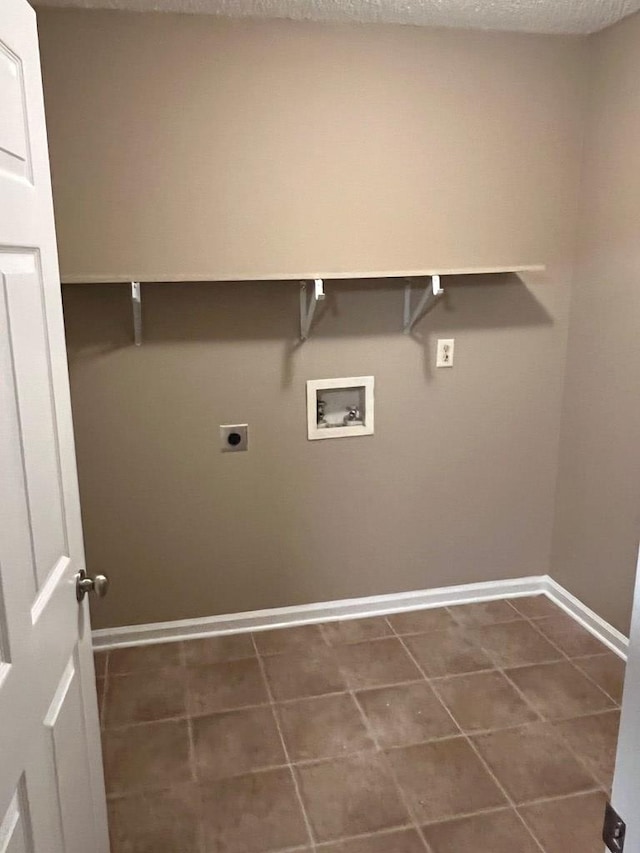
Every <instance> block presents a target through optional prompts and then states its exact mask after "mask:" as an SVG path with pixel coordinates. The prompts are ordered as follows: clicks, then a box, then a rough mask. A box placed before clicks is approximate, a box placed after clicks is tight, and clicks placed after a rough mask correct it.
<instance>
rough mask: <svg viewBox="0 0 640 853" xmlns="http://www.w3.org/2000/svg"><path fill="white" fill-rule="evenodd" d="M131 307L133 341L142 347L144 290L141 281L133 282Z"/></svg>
mask: <svg viewBox="0 0 640 853" xmlns="http://www.w3.org/2000/svg"><path fill="white" fill-rule="evenodd" d="M131 307H132V309H133V340H134V342H135V345H136V346H137V347H139V346H142V289H141V287H140V282H139V281H132V282H131Z"/></svg>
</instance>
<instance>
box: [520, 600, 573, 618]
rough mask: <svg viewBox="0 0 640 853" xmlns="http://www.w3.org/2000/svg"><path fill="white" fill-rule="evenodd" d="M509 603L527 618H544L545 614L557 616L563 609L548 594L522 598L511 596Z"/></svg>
mask: <svg viewBox="0 0 640 853" xmlns="http://www.w3.org/2000/svg"><path fill="white" fill-rule="evenodd" d="M509 604H511V606H512V607H515V609H516V610H517V611H518V613H522V615H523V616H525V617H526V618H527V619H542V618H543V617H545V616H557V614H558V613H562V612H563V611H562V610H561V609H560V608H559V607H558V606H557V605H556V604H554V603H553V601H551V599H549V598H547V596H546V595H525V596H523V597H522V598H510V599H509Z"/></svg>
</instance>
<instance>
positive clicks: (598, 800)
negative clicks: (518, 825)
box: [518, 792, 606, 853]
mask: <svg viewBox="0 0 640 853" xmlns="http://www.w3.org/2000/svg"><path fill="white" fill-rule="evenodd" d="M605 803H606V797H605V795H604V794H601V793H599V792H597V793H593V794H583V795H581V796H578V797H568V798H565V799H562V800H551V801H550V802H546V803H537V804H535V805H530V806H521V807H520V808H519V809H518V811H519V812H520V814H521V815H522V816H523V818H524V819H525V821H526V823H527V824H528V825H529V826H530V827H531V829H532V830H533V832H534V834H535V835H536V837H537V838H538V839H539V841H540V842H541V843H542V844H543V846H544V849H545V851H546V853H602V848H603V846H604V845H603V842H602V821H603V818H604V807H605Z"/></svg>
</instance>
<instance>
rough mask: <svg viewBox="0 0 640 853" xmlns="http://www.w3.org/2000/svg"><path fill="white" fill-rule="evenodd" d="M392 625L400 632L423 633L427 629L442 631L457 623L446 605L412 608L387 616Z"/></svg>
mask: <svg viewBox="0 0 640 853" xmlns="http://www.w3.org/2000/svg"><path fill="white" fill-rule="evenodd" d="M387 619H388V620H389V622H390V624H391V627H392V628H393V630H394V631H395V632H396V633H398V634H422V633H424V632H426V631H442V630H444V629H445V628H450V627H451V626H453V625H454V624H455V622H454V621H453V617H452V616H451V614H450V613H449V611H448V610H447V609H446V607H435V608H431V609H430V610H410V611H408V612H406V613H394V614H392V615H391V616H387Z"/></svg>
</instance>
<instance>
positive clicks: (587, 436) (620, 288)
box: [551, 15, 640, 631]
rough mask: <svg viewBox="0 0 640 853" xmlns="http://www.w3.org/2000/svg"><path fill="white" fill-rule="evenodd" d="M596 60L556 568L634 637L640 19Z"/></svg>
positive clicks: (638, 496)
mask: <svg viewBox="0 0 640 853" xmlns="http://www.w3.org/2000/svg"><path fill="white" fill-rule="evenodd" d="M590 49H591V56H590V60H591V63H592V67H591V76H592V80H591V99H590V107H589V112H588V124H587V134H586V139H587V145H586V150H585V162H584V179H583V189H582V197H581V205H580V208H581V214H582V216H581V241H580V255H579V264H578V269H577V273H576V281H575V287H574V289H573V298H572V306H571V326H570V336H569V348H568V356H567V373H566V388H565V394H564V403H563V425H562V444H561V454H560V466H559V471H560V473H559V479H558V503H557V519H556V525H555V531H554V538H553V552H552V562H551V567H552V573H553V575H554V577H556V578H557V579H558V580H559V581H560V582H561V583H563V584H565V585H566V586H567V587H569V589H571V591H572V592H574V593H575V595H577V596H578V597H579V598H581V599H582V600H583V601H585V602H586V603H587V604H588V605H590V606H591V607H592V608H593V609H594V610H595V611H596V612H597V613H599V614H600V615H602V616H603V617H604V618H605V619H607V620H609V621H611V622H612V623H613V624H614V625H616V626H617V627H618V628H620V629H621V630H622V631H627V630H628V627H629V618H630V614H631V605H632V592H633V582H634V574H635V563H636V555H637V550H638V542H639V541H640V452H639V451H640V445H639V441H640V320H639V318H640V16H638V15H636V16H634V17H633V18H631V19H629V20H627V21H624V22H623V23H621V24H619V25H617V26H615V27H613V28H612V29H610V30H608V31H606V32H604V33H602V34H600V35H598V36H595V37H593V38H592V39H591V45H590Z"/></svg>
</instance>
